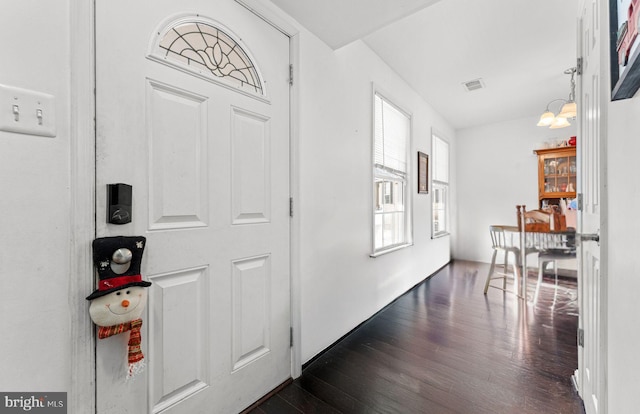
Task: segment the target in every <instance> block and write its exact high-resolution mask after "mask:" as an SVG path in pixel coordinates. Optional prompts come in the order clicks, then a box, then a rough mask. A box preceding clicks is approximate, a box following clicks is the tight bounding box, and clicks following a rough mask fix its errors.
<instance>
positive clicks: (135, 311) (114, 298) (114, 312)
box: [89, 286, 147, 326]
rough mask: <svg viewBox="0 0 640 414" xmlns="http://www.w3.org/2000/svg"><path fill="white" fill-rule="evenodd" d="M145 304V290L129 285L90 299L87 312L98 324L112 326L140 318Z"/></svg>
mask: <svg viewBox="0 0 640 414" xmlns="http://www.w3.org/2000/svg"><path fill="white" fill-rule="evenodd" d="M146 304H147V290H146V289H145V288H144V287H142V286H131V287H127V288H124V289H120V290H116V291H115V292H111V293H109V294H107V295H104V296H100V297H98V298H95V299H93V300H92V301H91V305H90V306H89V314H90V315H91V320H93V322H94V323H95V324H96V325H98V326H113V325H118V324H121V323H125V322H130V321H133V320H135V319H138V318H140V316H141V315H142V311H143V310H144V307H145V305H146Z"/></svg>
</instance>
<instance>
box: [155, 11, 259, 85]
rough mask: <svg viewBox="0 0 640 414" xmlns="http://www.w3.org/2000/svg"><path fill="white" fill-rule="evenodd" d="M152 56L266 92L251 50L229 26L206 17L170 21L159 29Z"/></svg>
mask: <svg viewBox="0 0 640 414" xmlns="http://www.w3.org/2000/svg"><path fill="white" fill-rule="evenodd" d="M150 57H151V58H152V59H155V60H158V61H161V62H163V63H167V64H172V65H174V66H176V67H178V68H181V69H183V70H186V71H189V72H191V73H194V74H199V75H202V76H204V77H205V78H209V79H216V80H217V81H218V82H221V83H223V84H225V85H229V86H231V87H232V88H237V89H239V90H243V91H247V92H251V93H254V94H257V95H264V87H263V84H262V81H261V79H260V75H259V74H258V70H257V68H256V66H255V65H254V63H253V60H252V59H251V58H250V57H249V54H248V52H247V51H246V50H245V49H244V48H243V47H242V46H241V45H240V44H239V43H238V41H236V40H234V37H233V36H232V35H231V33H230V32H229V31H228V30H227V29H222V28H220V27H218V26H217V25H216V23H215V22H212V21H211V22H210V21H207V20H206V19H204V18H201V17H193V18H187V19H180V20H178V21H177V22H172V23H170V24H169V26H168V27H166V28H165V29H164V30H163V31H160V32H158V36H157V37H156V39H155V47H154V50H153V52H152V53H151V55H150Z"/></svg>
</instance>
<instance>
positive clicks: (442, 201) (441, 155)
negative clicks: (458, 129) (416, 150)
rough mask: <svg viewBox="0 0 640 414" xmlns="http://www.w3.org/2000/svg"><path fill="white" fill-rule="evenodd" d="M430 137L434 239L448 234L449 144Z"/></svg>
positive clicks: (434, 136) (438, 138) (432, 230)
mask: <svg viewBox="0 0 640 414" xmlns="http://www.w3.org/2000/svg"><path fill="white" fill-rule="evenodd" d="M432 137H433V140H432V144H431V145H432V148H431V153H432V159H433V161H432V164H431V165H432V168H433V170H432V177H433V178H432V182H431V188H432V190H433V195H432V197H433V198H432V201H433V218H432V226H431V227H432V229H431V234H432V237H433V238H436V237H440V236H444V235H447V234H449V143H447V141H445V140H443V139H442V138H440V137H438V136H437V135H435V134H433V136H432Z"/></svg>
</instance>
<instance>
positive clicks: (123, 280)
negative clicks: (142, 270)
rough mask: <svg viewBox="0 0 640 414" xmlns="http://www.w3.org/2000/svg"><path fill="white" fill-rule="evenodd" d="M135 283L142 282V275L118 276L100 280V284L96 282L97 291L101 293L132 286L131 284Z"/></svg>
mask: <svg viewBox="0 0 640 414" xmlns="http://www.w3.org/2000/svg"><path fill="white" fill-rule="evenodd" d="M135 282H142V275H133V276H120V277H112V278H111V279H106V280H101V281H100V282H98V290H99V291H101V292H103V291H105V290H111V289H115V288H122V287H125V286H132V283H135Z"/></svg>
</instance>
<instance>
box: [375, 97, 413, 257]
mask: <svg viewBox="0 0 640 414" xmlns="http://www.w3.org/2000/svg"><path fill="white" fill-rule="evenodd" d="M376 95H378V96H380V97H381V98H382V99H383V100H384V101H386V102H387V103H388V104H390V105H391V106H393V107H394V108H396V109H397V110H398V111H400V112H402V113H403V114H404V115H406V116H407V117H408V118H409V139H408V142H407V150H406V152H407V154H406V156H407V173H406V174H407V176H406V180H405V182H406V188H405V197H406V199H405V203H406V204H405V235H406V236H405V241H404V242H402V243H399V244H394V245H391V246H386V247H384V248H380V249H376V246H375V243H376V241H375V237H376V235H375V220H376V214H375V212H374V209H373V206H374V205H375V203H376V194H375V191H374V182H375V177H376V175H375V165H374V164H375V163H374V160H375V128H376V125H375V123H376V118H375V97H376ZM396 102H398V101H397V100H395V99H393V98H392V97H390V95H389V94H387V93H385V92H384V91H383V90H381V89H380V88H379V87H377V86H376V85H375V84H372V94H371V154H370V160H371V161H370V167H371V177H370V180H369V188H370V191H371V197H370V200H371V205H370V208H371V210H370V211H371V251H372V252H371V254H369V257H372V258H376V257H379V256H382V255H385V254H387V253H392V252H396V251H398V250H402V249H404V248H406V247H410V246H413V191H412V190H411V189H412V188H413V187H412V186H411V183H412V182H413V167H414V165H413V162H412V160H413V158H412V157H411V156H410V155H411V151H412V148H413V146H412V144H413V116H412V115H411V112H409V111H407V110H406V109H404V108H403V107H401V106H399V105H398V104H397V103H396Z"/></svg>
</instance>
